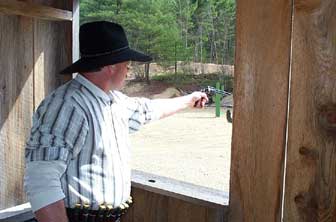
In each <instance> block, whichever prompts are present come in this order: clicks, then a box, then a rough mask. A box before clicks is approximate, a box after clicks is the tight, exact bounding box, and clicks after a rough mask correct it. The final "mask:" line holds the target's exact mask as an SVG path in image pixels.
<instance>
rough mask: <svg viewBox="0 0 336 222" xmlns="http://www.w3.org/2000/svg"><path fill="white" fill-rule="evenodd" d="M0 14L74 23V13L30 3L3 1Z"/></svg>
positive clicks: (0, 3) (0, 4)
mask: <svg viewBox="0 0 336 222" xmlns="http://www.w3.org/2000/svg"><path fill="white" fill-rule="evenodd" d="M0 12H1V13H5V14H14V15H21V16H29V17H35V18H39V19H46V20H55V21H72V12H71V11H67V10H62V9H57V8H52V7H48V6H43V5H40V4H34V3H30V2H22V1H16V0H1V1H0Z"/></svg>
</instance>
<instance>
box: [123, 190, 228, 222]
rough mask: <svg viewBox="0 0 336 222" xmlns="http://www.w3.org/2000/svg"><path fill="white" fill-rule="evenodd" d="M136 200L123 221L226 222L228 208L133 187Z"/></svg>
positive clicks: (133, 195)
mask: <svg viewBox="0 0 336 222" xmlns="http://www.w3.org/2000/svg"><path fill="white" fill-rule="evenodd" d="M131 195H132V197H133V198H134V200H135V202H134V204H133V206H132V207H131V208H130V210H129V212H128V213H127V214H126V215H125V217H124V218H122V222H226V221H227V212H228V209H227V208H224V207H223V208H218V207H217V208H216V207H213V208H212V207H209V206H202V205H199V204H195V203H190V202H187V201H184V200H179V199H177V198H175V197H169V196H165V195H162V194H157V193H153V192H150V191H146V190H144V189H141V188H135V187H132V194H131Z"/></svg>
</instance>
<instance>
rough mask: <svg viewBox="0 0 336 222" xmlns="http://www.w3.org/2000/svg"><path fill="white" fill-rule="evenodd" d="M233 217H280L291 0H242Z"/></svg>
mask: <svg viewBox="0 0 336 222" xmlns="http://www.w3.org/2000/svg"><path fill="white" fill-rule="evenodd" d="M236 30H237V31H236V32H237V34H236V61H235V86H234V101H235V104H234V110H235V112H234V118H233V138H232V151H231V180H230V203H229V207H230V217H229V218H230V221H237V222H242V221H255V222H261V221H265V222H266V221H267V222H271V221H279V219H280V208H281V205H280V203H281V194H282V193H281V189H282V174H283V170H282V169H283V158H284V151H285V132H286V131H285V129H286V113H287V97H288V78H289V74H288V73H289V65H290V64H289V55H290V41H291V40H290V30H291V0H282V1H279V0H238V1H237V26H236Z"/></svg>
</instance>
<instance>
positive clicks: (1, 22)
mask: <svg viewBox="0 0 336 222" xmlns="http://www.w3.org/2000/svg"><path fill="white" fill-rule="evenodd" d="M32 29H33V22H32V19H30V18H23V17H19V16H7V15H0V30H1V31H0V58H1V59H0V67H1V68H0V104H1V105H0V172H1V174H0V184H1V186H0V200H1V201H0V209H5V208H8V207H12V206H15V205H19V204H22V203H24V202H25V195H24V192H23V169H24V146H25V142H26V139H27V135H28V133H29V130H30V127H31V116H32V111H33V64H34V63H33V34H32V33H33V32H32Z"/></svg>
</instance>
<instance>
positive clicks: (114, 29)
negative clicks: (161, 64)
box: [60, 21, 152, 74]
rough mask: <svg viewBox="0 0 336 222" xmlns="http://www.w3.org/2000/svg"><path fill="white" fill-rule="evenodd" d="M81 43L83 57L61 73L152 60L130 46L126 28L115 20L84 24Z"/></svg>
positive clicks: (80, 35)
mask: <svg viewBox="0 0 336 222" xmlns="http://www.w3.org/2000/svg"><path fill="white" fill-rule="evenodd" d="M79 45H80V53H81V58H80V59H79V60H77V61H76V62H75V63H73V64H72V65H70V66H68V67H67V68H65V69H64V70H62V71H61V72H60V73H61V74H71V73H76V72H85V71H91V70H95V69H97V68H100V67H103V66H106V65H113V64H116V63H120V62H125V61H138V62H149V61H151V60H152V58H151V57H150V56H147V55H145V54H143V53H141V52H138V51H136V50H133V49H131V48H129V46H128V41H127V37H126V34H125V31H124V29H123V28H122V27H121V25H119V24H116V23H113V22H107V21H96V22H90V23H85V24H83V25H82V26H81V27H80V30H79Z"/></svg>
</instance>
